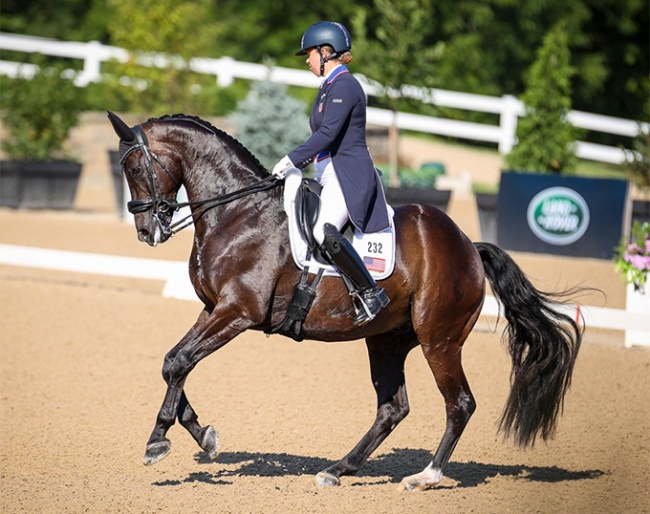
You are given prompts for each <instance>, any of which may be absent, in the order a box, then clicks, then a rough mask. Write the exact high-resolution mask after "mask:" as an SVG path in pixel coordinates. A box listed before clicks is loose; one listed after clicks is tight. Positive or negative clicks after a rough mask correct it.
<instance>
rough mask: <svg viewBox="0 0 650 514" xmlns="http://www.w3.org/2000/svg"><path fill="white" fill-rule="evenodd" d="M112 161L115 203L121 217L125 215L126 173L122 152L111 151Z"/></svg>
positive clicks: (109, 154) (109, 153)
mask: <svg viewBox="0 0 650 514" xmlns="http://www.w3.org/2000/svg"><path fill="white" fill-rule="evenodd" d="M108 156H109V158H110V161H111V176H112V177H113V191H114V192H115V205H116V206H117V212H118V213H119V215H120V217H122V216H123V215H124V174H123V172H122V165H121V164H120V153H119V152H116V151H113V150H111V151H109V152H108Z"/></svg>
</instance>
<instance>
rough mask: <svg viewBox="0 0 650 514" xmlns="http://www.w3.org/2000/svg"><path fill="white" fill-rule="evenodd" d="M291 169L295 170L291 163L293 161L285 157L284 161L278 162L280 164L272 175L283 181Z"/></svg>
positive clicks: (274, 168)
mask: <svg viewBox="0 0 650 514" xmlns="http://www.w3.org/2000/svg"><path fill="white" fill-rule="evenodd" d="M291 168H295V166H294V165H293V163H292V162H291V159H289V157H288V156H287V155H285V156H284V157H282V159H280V160H279V161H278V163H277V164H276V165H275V166H273V171H272V172H271V175H273V176H274V177H276V178H278V179H280V180H282V179H283V178H284V176H285V175H286V174H287V171H289V170H290V169H291Z"/></svg>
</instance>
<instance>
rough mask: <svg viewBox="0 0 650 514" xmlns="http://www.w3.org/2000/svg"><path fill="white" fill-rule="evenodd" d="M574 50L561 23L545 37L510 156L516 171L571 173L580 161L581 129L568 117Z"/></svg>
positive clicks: (530, 74) (534, 67)
mask: <svg viewBox="0 0 650 514" xmlns="http://www.w3.org/2000/svg"><path fill="white" fill-rule="evenodd" d="M569 61H570V53H569V48H568V46H567V35H566V31H565V29H564V27H563V26H562V25H561V24H560V25H557V26H556V27H555V28H554V29H552V30H551V31H550V32H549V33H548V34H547V36H546V37H545V38H544V44H543V45H542V47H541V48H540V50H539V52H538V53H537V59H536V60H535V62H534V63H533V65H532V67H531V69H530V71H529V74H528V80H527V89H526V91H525V92H524V94H523V96H522V98H521V100H522V101H523V102H524V104H526V115H525V117H524V118H522V119H521V120H520V121H519V124H518V125H517V134H516V135H517V139H518V143H517V145H516V146H515V147H514V148H513V150H512V151H511V152H510V153H509V154H508V155H507V156H506V164H507V165H508V166H509V167H510V168H511V169H515V170H526V171H533V172H543V173H567V172H570V171H572V170H573V169H574V168H575V165H576V164H577V157H576V155H575V140H576V136H577V132H576V130H575V129H574V127H573V126H572V125H571V124H570V123H569V122H568V121H567V120H566V115H567V114H568V112H569V111H570V110H571V76H572V74H573V68H572V67H571V65H570V62H569Z"/></svg>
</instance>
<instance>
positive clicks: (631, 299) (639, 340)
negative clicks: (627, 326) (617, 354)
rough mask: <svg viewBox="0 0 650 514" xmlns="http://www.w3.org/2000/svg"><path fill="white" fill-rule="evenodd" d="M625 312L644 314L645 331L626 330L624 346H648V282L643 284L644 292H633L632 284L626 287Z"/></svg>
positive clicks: (649, 326) (649, 340)
mask: <svg viewBox="0 0 650 514" xmlns="http://www.w3.org/2000/svg"><path fill="white" fill-rule="evenodd" d="M626 310H627V312H634V313H643V314H646V315H647V317H646V321H647V327H646V328H647V329H646V330H626V331H625V346H627V347H630V346H650V282H646V284H645V292H644V293H642V292H640V291H635V290H634V286H633V285H632V284H628V285H627V298H626Z"/></svg>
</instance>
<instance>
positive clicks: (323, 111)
mask: <svg viewBox="0 0 650 514" xmlns="http://www.w3.org/2000/svg"><path fill="white" fill-rule="evenodd" d="M309 124H310V126H311V131H312V135H311V137H310V138H309V139H307V141H305V143H303V144H302V145H300V146H298V147H297V148H296V149H294V150H293V151H291V152H289V154H288V156H289V159H291V162H293V163H294V165H295V166H296V167H298V168H300V169H302V168H304V167H305V166H307V165H308V164H309V163H310V162H311V161H312V160H313V159H314V157H316V156H317V155H319V154H321V153H322V152H329V153H330V155H331V157H332V163H333V165H334V170H335V171H336V177H337V178H338V180H339V183H340V184H341V190H342V191H343V196H344V197H345V204H346V207H347V210H348V215H349V216H350V220H351V221H352V223H353V224H354V225H355V226H356V227H357V228H358V229H360V230H361V231H362V232H364V233H374V232H380V231H382V230H385V229H386V228H388V227H389V225H390V222H389V219H388V212H387V207H386V199H385V197H384V191H383V189H382V186H381V182H380V180H379V174H378V172H377V170H376V169H375V165H374V163H373V161H372V158H371V157H370V152H369V151H368V145H367V143H366V96H365V94H364V92H363V89H362V88H361V84H359V82H358V81H357V79H356V78H354V77H353V76H352V75H351V74H350V72H349V71H348V68H347V67H346V66H345V65H342V66H339V67H337V68H335V69H334V72H333V73H332V74H331V75H330V76H329V77H328V78H327V79H326V80H325V81H324V82H323V84H322V85H321V87H320V89H319V90H318V94H317V96H316V100H315V102H314V106H313V107H312V110H311V116H310V118H309ZM323 208H324V209H327V206H326V205H324V206H323Z"/></svg>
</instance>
